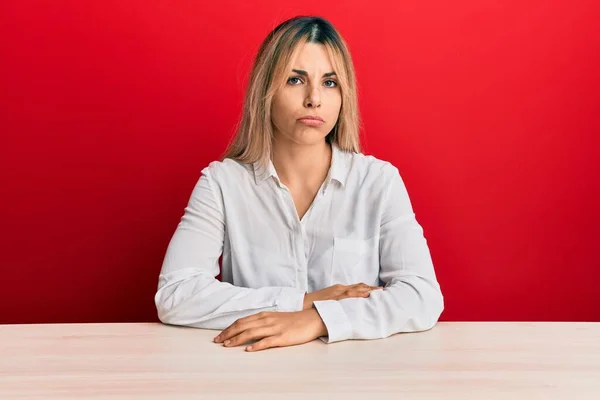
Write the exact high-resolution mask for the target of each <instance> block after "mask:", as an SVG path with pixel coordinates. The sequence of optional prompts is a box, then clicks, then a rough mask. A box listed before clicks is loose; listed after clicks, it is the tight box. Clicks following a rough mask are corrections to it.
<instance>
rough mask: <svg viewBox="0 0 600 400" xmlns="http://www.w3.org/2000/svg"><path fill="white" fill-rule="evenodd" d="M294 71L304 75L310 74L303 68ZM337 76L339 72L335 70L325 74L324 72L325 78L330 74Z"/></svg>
mask: <svg viewBox="0 0 600 400" xmlns="http://www.w3.org/2000/svg"><path fill="white" fill-rule="evenodd" d="M292 71H294V72H295V73H297V74H299V75H304V76H308V73H307V72H306V71H304V70H301V69H293V70H292ZM334 75H335V76H337V74H336V73H335V72H333V71H332V72H327V73H325V74H323V78H328V77H330V76H334Z"/></svg>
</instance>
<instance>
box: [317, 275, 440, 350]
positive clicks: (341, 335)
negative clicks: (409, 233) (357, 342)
mask: <svg viewBox="0 0 600 400" xmlns="http://www.w3.org/2000/svg"><path fill="white" fill-rule="evenodd" d="M314 304H315V308H316V309H317V310H318V311H319V315H320V316H321V318H322V320H323V322H324V323H325V325H326V327H327V330H328V332H329V337H328V338H327V339H323V340H324V341H325V342H327V343H332V342H336V341H341V340H347V339H381V338H385V337H388V336H390V335H392V334H395V333H401V332H416V331H424V330H427V329H430V328H432V327H433V326H434V325H435V324H436V322H437V321H438V319H439V316H440V314H441V313H442V311H443V308H444V301H443V296H442V294H441V291H440V290H439V285H438V284H437V282H436V281H431V280H425V279H423V278H420V277H416V276H414V277H411V278H405V279H404V280H402V281H400V280H395V281H393V282H391V284H390V285H388V286H387V287H386V289H385V290H384V291H377V290H376V291H373V292H371V296H370V297H369V298H348V299H343V300H339V301H335V300H328V301H315V303H314Z"/></svg>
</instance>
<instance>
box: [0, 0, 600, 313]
mask: <svg viewBox="0 0 600 400" xmlns="http://www.w3.org/2000/svg"><path fill="white" fill-rule="evenodd" d="M281 3H282V2H281V1H279V0H276V1H275V0H263V1H252V2H247V1H245V0H240V1H219V2H204V1H177V2H172V1H167V0H164V1H133V0H118V1H116V0H111V1H108V0H104V1H99V2H79V1H33V0H14V1H3V2H2V3H1V5H0V34H1V38H2V39H0V69H1V71H0V72H1V73H0V116H1V118H0V124H1V125H0V132H1V142H0V145H1V147H0V149H1V150H0V151H1V153H0V156H1V157H0V188H1V189H0V190H1V191H2V192H1V193H2V195H1V198H0V213H1V226H0V229H1V235H2V237H1V238H0V239H1V241H0V242H1V245H0V246H1V259H0V267H1V276H0V323H34V322H38V323H42V322H109V321H157V318H156V314H155V309H154V303H153V296H154V293H155V290H156V284H157V278H158V273H159V271H160V267H161V263H162V259H163V256H164V253H165V250H166V247H167V245H168V242H169V240H170V238H171V236H172V234H173V232H174V229H175V227H176V225H177V223H178V221H179V219H180V217H181V215H182V214H183V208H184V207H185V205H186V203H187V200H188V198H189V195H190V194H191V190H192V188H193V186H194V184H195V183H196V181H197V179H198V178H199V176H200V175H199V174H200V171H201V169H202V168H203V167H204V166H206V165H208V163H209V162H210V161H212V160H215V159H218V158H219V157H220V155H221V154H222V152H223V150H224V148H225V145H226V144H227V142H228V139H229V137H230V136H231V135H232V133H233V129H234V125H235V123H236V121H237V119H238V117H239V115H240V111H241V105H242V99H243V93H244V91H243V89H244V87H245V84H246V79H247V74H248V70H249V68H250V64H251V62H252V58H253V56H254V54H255V52H256V50H257V48H258V46H259V44H260V42H261V41H262V39H263V38H264V37H265V35H266V34H267V33H268V31H269V30H270V29H272V28H273V27H274V26H275V25H276V24H277V23H279V22H281V21H283V20H284V19H286V18H288V17H291V16H293V15H296V14H311V13H313V14H320V15H322V16H324V17H326V18H329V19H330V20H331V21H332V22H333V23H334V24H335V25H336V26H337V27H338V28H339V29H340V31H341V33H342V35H344V37H345V38H346V40H347V42H348V43H349V45H350V49H351V52H352V54H353V57H354V60H355V65H356V70H357V75H358V81H359V91H360V105H361V110H362V114H363V118H364V130H363V134H364V147H365V149H364V152H365V153H367V154H373V155H375V156H376V157H378V158H382V159H385V160H389V161H391V162H392V163H393V164H394V165H396V166H397V167H398V168H399V169H400V171H401V174H402V176H403V178H404V180H405V182H406V185H407V188H408V190H409V194H410V196H411V199H412V201H413V206H414V209H415V212H416V215H417V219H418V221H419V222H420V223H421V224H422V226H423V228H424V230H425V236H426V238H427V240H428V244H429V246H430V249H431V253H432V257H433V260H434V264H435V266H436V271H437V274H438V278H439V281H440V284H441V285H442V289H443V292H444V295H445V299H446V310H445V312H444V314H443V315H442V320H569V321H570V320H594V321H600V294H599V292H598V290H597V289H596V287H597V280H598V279H600V261H599V258H598V250H597V249H598V247H599V245H598V242H599V239H600V228H599V222H600V218H599V217H600V215H599V214H600V213H599V204H600V194H599V188H600V173H599V172H600V171H599V170H600V168H599V167H600V165H599V164H600V163H599V159H600V157H599V156H598V153H599V151H598V150H599V146H598V142H599V140H598V134H599V133H600V122H599V110H600V73H599V71H600V29H598V21H599V20H600V13H599V6H597V5H596V4H597V2H596V1H578V0H575V1H573V0H570V1H555V2H549V1H541V0H536V1H526V2H523V1H516V0H513V1H509V0H507V1H503V2H499V1H481V0H461V1H453V2H446V1H433V0H428V1H423V0H419V1H416V0H415V1H404V2H395V1H389V2H383V1H382V2H375V3H374V2H365V1H356V2H349V1H341V0H340V1H332V2H322V1H306V2H303V7H300V6H296V5H293V4H292V3H291V2H288V3H289V4H281ZM283 3H286V2H283Z"/></svg>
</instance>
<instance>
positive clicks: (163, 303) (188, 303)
mask: <svg viewBox="0 0 600 400" xmlns="http://www.w3.org/2000/svg"><path fill="white" fill-rule="evenodd" d="M185 272H186V271H185V270H180V271H178V274H179V276H175V275H172V274H171V275H161V276H160V279H159V281H160V283H159V289H158V291H157V293H156V296H155V304H156V308H157V311H158V316H159V319H160V320H161V321H162V322H163V323H166V324H172V325H184V326H191V327H196V328H208V329H224V328H226V327H227V326H229V325H230V324H231V323H233V322H235V320H237V319H239V318H243V317H246V316H249V315H252V314H256V313H258V312H261V311H301V307H302V303H303V299H304V291H301V290H298V289H295V288H291V287H263V288H258V289H252V288H245V287H238V286H234V285H231V284H229V283H226V282H219V281H218V280H217V279H215V278H213V277H210V276H206V275H198V274H196V275H193V274H194V272H193V270H191V271H188V272H187V275H188V276H184V274H185Z"/></svg>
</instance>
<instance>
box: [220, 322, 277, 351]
mask: <svg viewBox="0 0 600 400" xmlns="http://www.w3.org/2000/svg"><path fill="white" fill-rule="evenodd" d="M276 333H277V332H276V328H275V327H273V326H260V327H257V328H251V329H248V330H245V331H243V332H242V333H240V334H239V335H237V336H234V337H232V338H231V339H229V340H226V341H225V343H224V346H225V347H235V346H239V345H241V344H244V343H248V342H249V341H250V340H256V339H263V338H265V337H267V336H272V335H274V334H276Z"/></svg>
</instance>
